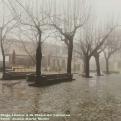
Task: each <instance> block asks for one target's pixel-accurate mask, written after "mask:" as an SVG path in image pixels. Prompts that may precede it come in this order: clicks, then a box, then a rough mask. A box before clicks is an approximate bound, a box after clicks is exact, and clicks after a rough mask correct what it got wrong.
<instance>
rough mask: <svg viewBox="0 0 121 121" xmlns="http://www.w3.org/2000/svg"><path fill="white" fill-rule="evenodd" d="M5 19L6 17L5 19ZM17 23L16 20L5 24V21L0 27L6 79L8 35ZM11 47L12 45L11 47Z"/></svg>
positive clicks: (0, 44) (0, 41)
mask: <svg viewBox="0 0 121 121" xmlns="http://www.w3.org/2000/svg"><path fill="white" fill-rule="evenodd" d="M3 18H4V17H3ZM16 25H17V24H16V23H15V21H14V18H12V19H10V20H8V21H7V22H5V20H4V19H3V22H2V25H1V26H0V47H1V52H2V57H3V77H2V78H4V77H5V72H6V64H5V62H6V58H5V57H6V55H5V46H7V45H6V44H7V35H8V34H9V33H10V31H11V30H12V29H13V28H14V27H16ZM9 46H10V45H9Z"/></svg>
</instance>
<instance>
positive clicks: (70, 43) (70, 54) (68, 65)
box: [67, 41, 73, 75]
mask: <svg viewBox="0 0 121 121" xmlns="http://www.w3.org/2000/svg"><path fill="white" fill-rule="evenodd" d="M72 55H73V41H69V45H68V59H67V73H68V74H70V75H71V63H72Z"/></svg>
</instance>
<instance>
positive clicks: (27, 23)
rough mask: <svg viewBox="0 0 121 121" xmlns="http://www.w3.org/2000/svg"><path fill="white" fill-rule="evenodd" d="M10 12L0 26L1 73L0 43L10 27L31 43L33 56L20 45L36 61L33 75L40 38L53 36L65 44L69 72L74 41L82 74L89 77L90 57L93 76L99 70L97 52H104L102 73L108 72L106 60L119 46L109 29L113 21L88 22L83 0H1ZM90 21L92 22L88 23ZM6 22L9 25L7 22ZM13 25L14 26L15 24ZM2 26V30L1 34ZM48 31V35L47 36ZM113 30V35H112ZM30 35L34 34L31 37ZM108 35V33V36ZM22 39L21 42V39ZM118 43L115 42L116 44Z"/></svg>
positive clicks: (87, 8) (39, 55)
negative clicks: (82, 64) (81, 65)
mask: <svg viewBox="0 0 121 121" xmlns="http://www.w3.org/2000/svg"><path fill="white" fill-rule="evenodd" d="M3 1H4V4H5V5H6V6H8V8H9V10H10V11H11V18H12V19H11V20H10V21H8V22H7V23H5V22H4V21H3V24H2V26H1V29H0V30H1V33H0V37H1V38H0V42H1V50H2V55H3V74H4V73H5V54H4V47H3V43H4V40H5V39H6V36H7V33H8V32H10V30H12V29H14V28H16V27H17V28H18V30H21V31H24V32H20V33H19V34H20V35H18V38H19V39H21V40H22V38H20V37H21V36H26V37H27V38H28V39H30V41H31V40H32V41H33V42H35V45H33V46H35V48H36V49H35V55H36V56H35V57H33V55H31V53H30V52H29V51H28V50H27V49H26V47H25V45H24V43H23V46H24V48H25V50H26V52H27V53H28V54H29V56H30V57H31V58H32V59H33V61H35V63H36V75H37V76H40V75H41V62H42V44H43V41H44V38H46V37H47V38H48V37H51V35H52V36H55V38H56V37H57V38H58V40H59V41H62V42H64V43H65V45H66V46H67V50H68V58H67V73H68V74H70V75H71V74H72V71H71V68H72V67H71V65H72V58H73V51H74V44H75V43H77V48H76V53H78V54H79V56H80V59H81V60H83V63H84V76H85V77H90V59H91V58H92V57H94V58H95V62H96V67H97V69H96V70H97V75H98V76H100V75H101V71H100V55H101V54H102V53H104V57H105V60H106V72H107V73H109V66H108V63H109V59H110V57H111V55H112V54H114V53H115V52H116V51H118V50H119V49H120V45H121V44H120V38H119V36H117V35H115V33H113V31H115V29H116V28H117V24H114V25H110V26H108V27H107V28H106V25H103V24H101V25H97V24H96V23H93V21H90V16H91V14H90V10H91V9H90V6H89V3H88V1H86V0H76V1H75V0H65V2H64V3H61V2H60V1H59V0H44V1H43V0H32V1H31V2H29V1H26V2H25V1H23V0H13V1H10V0H3ZM35 1H36V2H35ZM13 23H14V24H13ZM92 23H93V24H92ZM9 24H10V25H9ZM16 25H17V26H16ZM4 29H5V32H4V33H3V31H4ZM50 32H51V35H49V34H50ZM112 33H113V34H112ZM33 35H34V36H33ZM111 35H112V36H111ZM22 42H23V41H22ZM116 43H118V45H116Z"/></svg>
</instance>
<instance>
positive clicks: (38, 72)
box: [36, 33, 42, 77]
mask: <svg viewBox="0 0 121 121" xmlns="http://www.w3.org/2000/svg"><path fill="white" fill-rule="evenodd" d="M41 61H42V48H41V33H40V34H39V42H38V46H37V49H36V76H37V77H38V76H40V75H41Z"/></svg>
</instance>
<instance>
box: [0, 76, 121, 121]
mask: <svg viewBox="0 0 121 121" xmlns="http://www.w3.org/2000/svg"><path fill="white" fill-rule="evenodd" d="M75 78H76V80H74V81H72V82H68V83H61V84H57V85H53V86H48V87H43V88H35V87H29V86H28V84H27V83H26V81H25V80H19V81H1V82H0V83H1V84H0V113H36V114H38V113H53V114H70V115H71V117H65V118H64V117H62V118H59V117H58V118H50V121H121V75H109V76H102V77H94V78H90V79H84V78H82V77H81V76H79V75H75Z"/></svg>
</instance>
